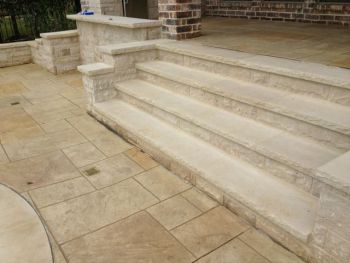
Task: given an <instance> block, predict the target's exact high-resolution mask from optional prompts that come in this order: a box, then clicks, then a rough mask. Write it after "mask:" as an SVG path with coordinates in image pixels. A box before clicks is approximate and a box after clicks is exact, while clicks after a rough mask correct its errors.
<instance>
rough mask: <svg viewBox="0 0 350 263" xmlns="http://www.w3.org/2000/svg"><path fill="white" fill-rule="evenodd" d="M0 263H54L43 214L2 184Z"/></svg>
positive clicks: (0, 194)
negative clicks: (41, 216) (42, 217)
mask: <svg viewBox="0 0 350 263" xmlns="http://www.w3.org/2000/svg"><path fill="white" fill-rule="evenodd" d="M0 262H6V263H18V262H26V263H53V254H52V248H51V244H50V241H49V237H48V234H47V232H46V229H45V226H44V224H43V222H42V220H41V218H40V215H39V214H38V213H37V212H36V210H35V209H34V208H33V207H32V205H31V204H30V203H29V202H28V201H27V200H26V199H25V198H24V197H23V196H22V195H20V194H19V193H17V192H16V191H15V190H14V189H12V188H10V187H9V186H6V185H4V184H2V183H0Z"/></svg>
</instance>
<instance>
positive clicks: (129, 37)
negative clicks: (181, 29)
mask: <svg viewBox="0 0 350 263" xmlns="http://www.w3.org/2000/svg"><path fill="white" fill-rule="evenodd" d="M67 18H68V19H72V20H76V21H77V27H78V32H79V41H80V53H81V59H82V63H83V64H89V63H94V62H96V61H98V56H99V53H98V52H97V50H96V48H97V47H98V46H101V45H108V44H118V43H127V42H134V41H142V40H152V39H158V38H160V37H161V35H160V34H161V26H162V22H161V21H158V20H148V19H139V18H131V17H120V16H104V15H93V16H82V15H69V16H67Z"/></svg>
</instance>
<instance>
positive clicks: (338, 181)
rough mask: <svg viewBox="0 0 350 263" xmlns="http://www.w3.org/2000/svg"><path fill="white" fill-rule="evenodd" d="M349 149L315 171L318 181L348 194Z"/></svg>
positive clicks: (349, 184) (349, 179)
mask: <svg viewBox="0 0 350 263" xmlns="http://www.w3.org/2000/svg"><path fill="white" fill-rule="evenodd" d="M349 173H350V151H348V152H346V153H344V154H342V155H340V156H338V157H337V158H335V159H333V160H332V161H330V162H328V163H326V164H324V165H323V166H321V167H319V168H318V169H317V171H316V173H315V176H316V178H318V179H319V180H320V181H322V182H324V183H326V184H328V185H331V186H333V187H334V188H336V189H338V190H341V191H343V192H345V193H347V194H350V177H349Z"/></svg>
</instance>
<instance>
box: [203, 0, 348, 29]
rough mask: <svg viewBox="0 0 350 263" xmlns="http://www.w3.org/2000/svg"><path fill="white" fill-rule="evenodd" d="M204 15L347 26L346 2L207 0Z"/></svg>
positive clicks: (319, 0)
mask: <svg viewBox="0 0 350 263" xmlns="http://www.w3.org/2000/svg"><path fill="white" fill-rule="evenodd" d="M206 15H209V16H227V17H239V18H249V19H264V20H276V21H296V22H309V23H323V24H341V25H350V2H349V3H346V1H344V0H340V1H339V2H338V3H337V2H336V1H333V2H326V1H322V0H294V1H293V0H289V1H285V0H280V1H276V0H274V1H272V0H247V1H238V0H207V1H206Z"/></svg>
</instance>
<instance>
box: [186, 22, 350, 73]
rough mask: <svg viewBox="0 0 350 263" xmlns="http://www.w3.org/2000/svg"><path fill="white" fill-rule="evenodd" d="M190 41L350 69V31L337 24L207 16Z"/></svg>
mask: <svg viewBox="0 0 350 263" xmlns="http://www.w3.org/2000/svg"><path fill="white" fill-rule="evenodd" d="M202 28H203V31H202V33H203V35H202V36H201V37H199V38H195V39H192V40H188V41H193V42H199V43H202V44H204V45H207V46H212V47H220V48H225V49H231V50H237V51H243V52H248V53H253V54H260V55H268V56H273V57H282V58H288V59H295V60H302V61H309V62H316V63H321V64H326V65H332V66H337V67H344V68H350V34H349V28H348V27H343V26H337V25H328V26H325V25H317V24H308V23H292V22H284V23H281V22H271V21H260V20H248V19H233V18H221V17H205V18H204V19H203V20H202Z"/></svg>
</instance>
